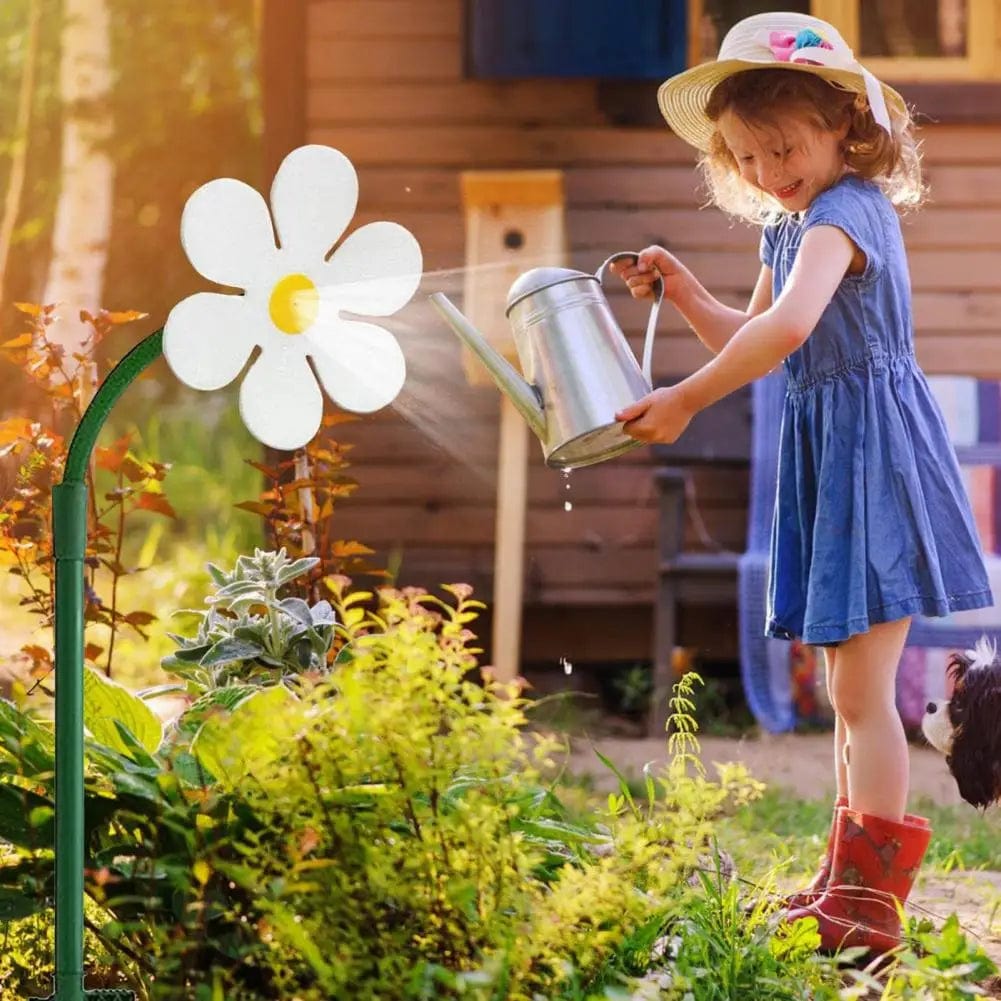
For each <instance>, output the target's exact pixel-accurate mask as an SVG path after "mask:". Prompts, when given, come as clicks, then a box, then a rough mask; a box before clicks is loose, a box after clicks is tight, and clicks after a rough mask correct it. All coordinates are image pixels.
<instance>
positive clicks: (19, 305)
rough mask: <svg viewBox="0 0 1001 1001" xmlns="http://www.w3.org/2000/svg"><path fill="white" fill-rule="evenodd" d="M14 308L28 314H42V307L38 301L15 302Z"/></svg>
mask: <svg viewBox="0 0 1001 1001" xmlns="http://www.w3.org/2000/svg"><path fill="white" fill-rule="evenodd" d="M14 308H15V309H16V310H18V311H19V312H21V313H24V314H25V315H27V316H41V314H42V307H41V306H39V305H38V303H37V302H15V303H14Z"/></svg>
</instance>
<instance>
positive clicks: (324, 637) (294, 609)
mask: <svg viewBox="0 0 1001 1001" xmlns="http://www.w3.org/2000/svg"><path fill="white" fill-rule="evenodd" d="M319 562H320V561H319V560H318V559H316V558H314V557H304V558H302V559H298V560H290V559H289V558H288V556H287V554H286V552H285V550H284V549H281V550H279V551H278V552H267V551H264V550H260V549H257V550H255V551H254V555H253V556H241V557H239V559H238V560H237V562H236V566H235V568H234V569H233V570H231V571H223V570H220V569H219V568H218V567H217V566H214V565H212V564H210V565H209V573H210V574H211V576H212V581H213V585H214V588H213V591H212V592H211V593H210V594H209V596H208V597H207V598H206V603H207V604H208V605H209V609H208V610H207V611H205V612H194V613H192V614H195V615H197V616H198V617H199V623H198V628H197V631H196V633H195V635H194V636H191V637H185V636H180V635H172V636H171V639H173V640H174V642H175V643H176V644H177V650H176V651H175V652H174V653H173V654H171V655H169V656H168V657H166V658H165V659H164V660H163V662H162V664H163V667H164V668H166V669H168V670H170V671H172V672H173V673H175V674H176V675H178V676H179V677H181V678H183V679H184V680H185V681H186V682H188V688H189V693H190V694H192V695H196V696H197V695H200V694H202V693H204V692H206V691H210V690H213V689H217V688H224V687H226V686H228V685H231V684H234V683H237V682H239V683H242V684H266V683H272V684H276V683H280V682H287V681H291V680H292V679H295V678H298V677H300V676H301V675H302V674H303V673H313V674H319V673H324V672H325V671H326V670H327V667H328V655H329V653H330V651H331V648H332V644H333V638H334V623H335V618H334V611H333V608H332V607H331V605H330V602H329V601H327V600H325V599H324V600H321V601H318V602H316V603H315V604H313V605H312V606H310V605H309V604H307V603H306V602H305V601H304V600H303V599H302V598H298V597H295V596H289V597H279V593H280V592H281V591H282V590H283V589H285V588H286V587H288V586H289V585H290V584H291V583H292V582H293V581H295V580H296V578H298V577H302V576H304V575H305V574H308V573H309V572H310V571H311V570H312V569H313V568H314V567H315V566H316V565H317V564H318V563H319Z"/></svg>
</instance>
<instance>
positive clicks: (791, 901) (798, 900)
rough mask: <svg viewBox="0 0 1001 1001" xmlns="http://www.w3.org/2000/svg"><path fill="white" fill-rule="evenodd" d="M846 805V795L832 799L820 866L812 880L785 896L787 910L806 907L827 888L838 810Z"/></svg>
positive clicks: (784, 905) (817, 898)
mask: <svg viewBox="0 0 1001 1001" xmlns="http://www.w3.org/2000/svg"><path fill="white" fill-rule="evenodd" d="M847 805H848V797H847V796H838V797H837V798H836V799H835V800H834V813H833V814H832V816H831V829H830V830H829V831H828V832H827V848H826V849H825V850H824V857H823V858H822V859H821V860H820V868H819V869H817V874H816V875H815V876H814V877H813V879H812V880H810V882H809V883H808V884H807V885H806V886H805V887H804V888H803V889H802V890H798V891H797V892H796V893H791V894H789V896H788V897H786V899H785V902H784V903H783V905H782V906H783V907H785V908H786V909H788V910H795V909H796V908H797V907H806V906H807V905H808V904H812V903H813V902H814V901H815V900H819V899H820V897H821V895H822V894H823V892H824V890H826V889H827V881H828V880H829V879H830V876H831V860H832V859H833V857H834V836H835V833H836V832H837V828H838V811H839V810H842V809H844V808H845V807H846V806H847Z"/></svg>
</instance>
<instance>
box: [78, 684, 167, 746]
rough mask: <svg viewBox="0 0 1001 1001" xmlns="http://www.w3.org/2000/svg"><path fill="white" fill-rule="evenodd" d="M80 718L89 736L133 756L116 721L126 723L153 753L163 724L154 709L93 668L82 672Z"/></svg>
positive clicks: (123, 724)
mask: <svg viewBox="0 0 1001 1001" xmlns="http://www.w3.org/2000/svg"><path fill="white" fill-rule="evenodd" d="M83 721H84V725H85V726H86V727H87V729H88V730H89V731H90V733H91V736H92V737H93V738H94V739H95V740H96V741H98V742H100V743H102V744H104V745H105V746H107V747H110V748H112V749H113V750H115V751H118V752H119V753H121V754H124V755H125V756H126V757H132V755H131V749H130V747H129V744H128V742H126V741H125V740H123V739H122V736H121V733H120V732H119V730H118V724H121V725H122V726H124V727H127V728H128V730H129V732H130V733H131V734H132V736H133V737H135V739H136V741H137V742H138V743H139V745H140V746H142V747H143V748H144V749H145V750H146V751H148V752H150V753H152V752H153V751H155V750H156V749H157V748H158V747H159V746H160V742H161V741H162V740H163V726H162V724H161V723H160V720H159V718H158V717H157V715H156V713H155V712H153V710H152V709H150V707H149V706H148V705H146V703H145V702H143V700H142V699H141V698H139V696H137V695H134V694H133V693H132V692H130V691H129V690H128V689H127V688H125V687H124V686H123V685H120V684H118V682H117V681H112V680H111V679H110V678H106V677H105V676H104V675H103V674H100V673H98V672H97V671H95V670H94V669H93V668H90V667H85V668H84V675H83Z"/></svg>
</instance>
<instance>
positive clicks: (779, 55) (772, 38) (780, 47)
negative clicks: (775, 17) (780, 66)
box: [768, 28, 834, 65]
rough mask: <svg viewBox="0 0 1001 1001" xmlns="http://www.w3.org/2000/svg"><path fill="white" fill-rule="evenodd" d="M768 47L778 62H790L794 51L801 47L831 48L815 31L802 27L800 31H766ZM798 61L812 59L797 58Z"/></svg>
mask: <svg viewBox="0 0 1001 1001" xmlns="http://www.w3.org/2000/svg"><path fill="white" fill-rule="evenodd" d="M768 47H769V48H770V49H771V50H772V55H773V56H775V58H776V59H777V60H778V61H779V62H780V63H787V62H790V61H791V59H792V56H793V54H794V53H796V52H799V51H800V50H801V49H809V48H819V49H833V48H834V46H833V45H831V43H830V42H828V41H826V40H825V39H823V38H821V36H820V35H818V34H817V33H816V32H815V31H811V30H810V29H809V28H804V29H803V30H802V31H798V32H792V31H771V32H769V33H768ZM796 62H798V63H810V62H812V60H810V59H804V58H803V57H802V56H800V57H799V58H797V60H796ZM817 65H819V64H817Z"/></svg>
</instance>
